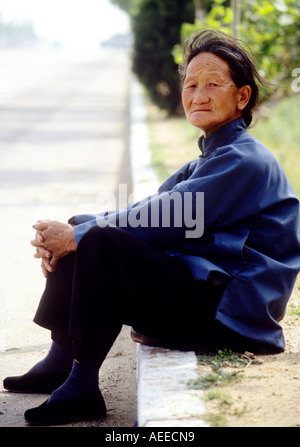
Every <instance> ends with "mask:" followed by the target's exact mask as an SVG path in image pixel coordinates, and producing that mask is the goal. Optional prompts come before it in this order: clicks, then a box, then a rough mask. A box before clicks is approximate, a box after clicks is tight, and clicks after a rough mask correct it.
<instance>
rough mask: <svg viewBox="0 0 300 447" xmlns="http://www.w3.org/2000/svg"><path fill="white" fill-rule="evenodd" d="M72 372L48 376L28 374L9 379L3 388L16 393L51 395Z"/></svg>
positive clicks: (4, 382) (5, 380) (45, 374)
mask: <svg viewBox="0 0 300 447" xmlns="http://www.w3.org/2000/svg"><path fill="white" fill-rule="evenodd" d="M69 374H70V372H65V373H59V374H58V373H56V374H53V373H52V374H47V373H33V372H28V373H26V374H24V375H23V376H15V377H7V378H6V379H4V381H3V387H4V388H5V389H6V390H8V391H13V392H15V393H38V394H51V393H52V391H54V390H56V389H57V388H58V387H60V386H61V385H62V384H63V383H64V382H65V381H66V380H67V378H68V377H69Z"/></svg>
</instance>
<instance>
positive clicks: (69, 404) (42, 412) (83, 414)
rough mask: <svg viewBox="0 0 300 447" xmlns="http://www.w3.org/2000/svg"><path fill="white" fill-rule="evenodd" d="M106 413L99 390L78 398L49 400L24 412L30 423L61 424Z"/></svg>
mask: <svg viewBox="0 0 300 447" xmlns="http://www.w3.org/2000/svg"><path fill="white" fill-rule="evenodd" d="M105 415H106V406H105V402H104V399H103V397H102V394H101V392H100V390H99V389H98V391H97V392H95V393H93V394H91V395H89V396H85V397H82V398H78V399H69V400H64V401H60V402H59V401H57V402H54V403H51V402H49V399H48V400H47V401H46V402H44V403H43V404H42V405H40V406H39V407H36V408H32V409H30V410H27V411H26V412H25V415H24V417H25V420H26V421H27V422H28V423H29V424H30V425H63V424H69V423H71V422H79V421H87V420H93V419H100V418H103V417H105Z"/></svg>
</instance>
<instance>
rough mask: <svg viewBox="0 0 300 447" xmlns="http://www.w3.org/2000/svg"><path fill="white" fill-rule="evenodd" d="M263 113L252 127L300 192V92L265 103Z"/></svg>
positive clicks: (299, 192) (298, 193)
mask: <svg viewBox="0 0 300 447" xmlns="http://www.w3.org/2000/svg"><path fill="white" fill-rule="evenodd" d="M261 113H262V115H263V117H261V118H260V119H259V120H258V121H257V122H256V124H255V125H254V126H253V128H251V129H250V130H249V131H250V133H251V134H252V135H253V136H255V137H256V138H257V139H258V140H260V141H261V142H262V143H263V144H264V145H265V146H267V147H268V148H269V149H270V150H271V151H272V152H273V154H274V155H275V156H276V158H277V159H278V161H279V163H280V164H281V166H282V167H283V169H284V171H285V173H286V175H287V177H288V179H289V180H290V182H291V184H292V186H293V188H294V189H295V191H296V193H297V195H298V197H299V196H300V176H299V166H300V145H299V141H300V125H299V116H300V95H294V96H293V97H291V98H287V99H285V100H282V101H281V102H279V103H278V104H274V105H271V104H269V105H268V106H263V107H262V108H261Z"/></svg>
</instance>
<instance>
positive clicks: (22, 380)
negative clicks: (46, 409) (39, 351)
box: [3, 341, 73, 394]
mask: <svg viewBox="0 0 300 447" xmlns="http://www.w3.org/2000/svg"><path fill="white" fill-rule="evenodd" d="M72 364H73V352H72V350H71V349H70V348H65V347H63V346H61V345H59V344H57V343H56V342H54V341H53V342H52V345H51V348H50V350H49V352H48V354H47V355H46V357H45V358H44V359H43V360H41V361H40V362H38V363H37V364H36V365H34V366H33V367H32V368H31V369H30V370H29V371H28V372H27V373H26V374H24V375H22V376H14V377H7V378H6V379H4V381H3V387H4V388H5V389H6V390H8V391H13V392H18V393H47V394H48V393H52V391H54V390H56V389H57V388H58V387H60V386H61V385H62V384H63V383H64V382H65V380H66V379H67V378H68V376H69V374H70V371H71V369H72Z"/></svg>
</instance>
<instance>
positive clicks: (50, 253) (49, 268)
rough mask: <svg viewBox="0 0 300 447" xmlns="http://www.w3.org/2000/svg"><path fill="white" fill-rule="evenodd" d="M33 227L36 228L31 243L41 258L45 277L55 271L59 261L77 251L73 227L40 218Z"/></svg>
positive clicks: (36, 255)
mask: <svg viewBox="0 0 300 447" xmlns="http://www.w3.org/2000/svg"><path fill="white" fill-rule="evenodd" d="M33 228H34V229H35V230H36V234H35V238H34V239H33V240H32V241H31V245H33V246H34V247H36V252H35V254H34V257H35V258H40V259H41V267H42V272H43V275H44V276H45V278H47V276H48V273H49V272H50V273H51V272H54V270H55V268H56V265H57V261H58V260H59V259H61V258H62V257H64V256H66V255H67V254H69V253H71V252H72V251H76V242H75V239H74V233H73V227H72V226H71V225H69V224H65V223H62V222H58V221H56V220H38V221H37V222H36V223H35V224H34V225H33Z"/></svg>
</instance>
